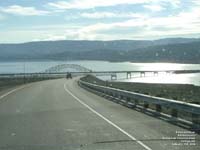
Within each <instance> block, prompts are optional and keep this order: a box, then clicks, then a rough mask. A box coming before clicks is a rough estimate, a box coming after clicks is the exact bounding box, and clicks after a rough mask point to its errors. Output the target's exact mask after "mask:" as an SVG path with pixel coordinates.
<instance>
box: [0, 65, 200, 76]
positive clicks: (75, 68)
mask: <svg viewBox="0 0 200 150" xmlns="http://www.w3.org/2000/svg"><path fill="white" fill-rule="evenodd" d="M66 69H67V70H68V71H66ZM63 70H64V71H63ZM67 73H71V74H72V75H74V76H80V75H88V74H90V75H95V76H110V77H111V80H116V79H117V75H118V74H122V73H123V74H125V76H126V78H127V79H129V78H134V77H135V74H139V75H140V77H145V76H146V74H148V73H151V74H152V75H153V76H158V75H159V73H166V74H181V73H200V70H181V69H180V70H167V69H166V70H165V69H163V70H112V71H108V70H99V71H96V70H91V69H88V68H86V67H84V66H81V65H78V64H59V65H56V66H52V67H50V68H47V69H46V70H44V71H42V72H34V73H6V74H0V78H2V77H3V78H4V77H8V78H12V77H13V78H14V77H19V78H20V77H23V78H25V77H27V78H31V77H33V78H35V77H36V78H37V77H39V78H40V77H42V78H49V77H65V76H66V74H67Z"/></svg>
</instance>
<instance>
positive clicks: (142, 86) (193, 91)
mask: <svg viewBox="0 0 200 150" xmlns="http://www.w3.org/2000/svg"><path fill="white" fill-rule="evenodd" d="M82 79H83V80H84V81H87V82H90V83H95V84H99V85H103V86H109V87H113V88H118V89H123V90H127V91H132V92H136V93H141V94H146V95H151V96H156V97H163V98H169V99H173V100H178V101H183V102H188V103H194V104H200V99H199V98H200V87H198V86H194V85H190V84H152V83H130V82H108V81H103V80H100V79H98V78H96V77H94V76H86V77H83V78H82Z"/></svg>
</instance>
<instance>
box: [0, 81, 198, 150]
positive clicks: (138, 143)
mask: <svg viewBox="0 0 200 150" xmlns="http://www.w3.org/2000/svg"><path fill="white" fill-rule="evenodd" d="M76 80H77V79H73V80H66V79H57V80H49V81H41V82H35V83H31V84H27V85H25V86H21V87H18V88H17V89H14V90H13V89H12V90H11V91H10V92H8V91H5V92H4V93H3V92H1V93H0V94H1V95H0V150H173V149H174V150H190V149H191V150H199V149H200V141H199V140H200V136H199V135H197V134H192V133H190V135H191V136H193V137H194V138H195V141H193V142H190V143H189V144H195V145H190V146H188V145H186V144H188V143H187V142H186V141H185V142H184V141H183V140H182V141H181V140H176V139H174V138H176V137H177V136H178V133H179V135H180V134H182V133H183V132H185V133H184V134H186V133H187V132H188V131H187V130H186V129H183V128H180V127H178V126H175V125H172V124H170V123H168V122H166V121H163V120H161V119H159V118H154V117H152V116H149V115H146V114H143V113H141V112H138V111H136V110H133V109H130V108H127V107H124V106H122V105H120V104H116V103H114V102H112V101H109V100H106V99H104V98H102V97H99V96H97V95H94V94H93V93H90V92H88V91H86V90H85V89H82V88H81V87H79V86H78V85H77V81H76ZM187 137H188V136H187ZM184 144H185V145H184Z"/></svg>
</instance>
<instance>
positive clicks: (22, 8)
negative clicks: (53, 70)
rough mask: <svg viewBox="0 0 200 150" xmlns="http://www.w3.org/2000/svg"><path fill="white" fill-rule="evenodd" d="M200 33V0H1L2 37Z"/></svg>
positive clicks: (13, 39)
mask: <svg viewBox="0 0 200 150" xmlns="http://www.w3.org/2000/svg"><path fill="white" fill-rule="evenodd" d="M165 37H200V0H105V1H104V0H0V43H8V42H10V43H12V42H27V41H38V40H65V39H66V40H69V39H70V40H73V39H75V40H80V39H81V40H82V39H84V40H116V39H158V38H165Z"/></svg>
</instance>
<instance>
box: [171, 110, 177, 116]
mask: <svg viewBox="0 0 200 150" xmlns="http://www.w3.org/2000/svg"><path fill="white" fill-rule="evenodd" d="M171 116H172V117H176V118H177V117H178V111H177V109H172V110H171Z"/></svg>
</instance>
